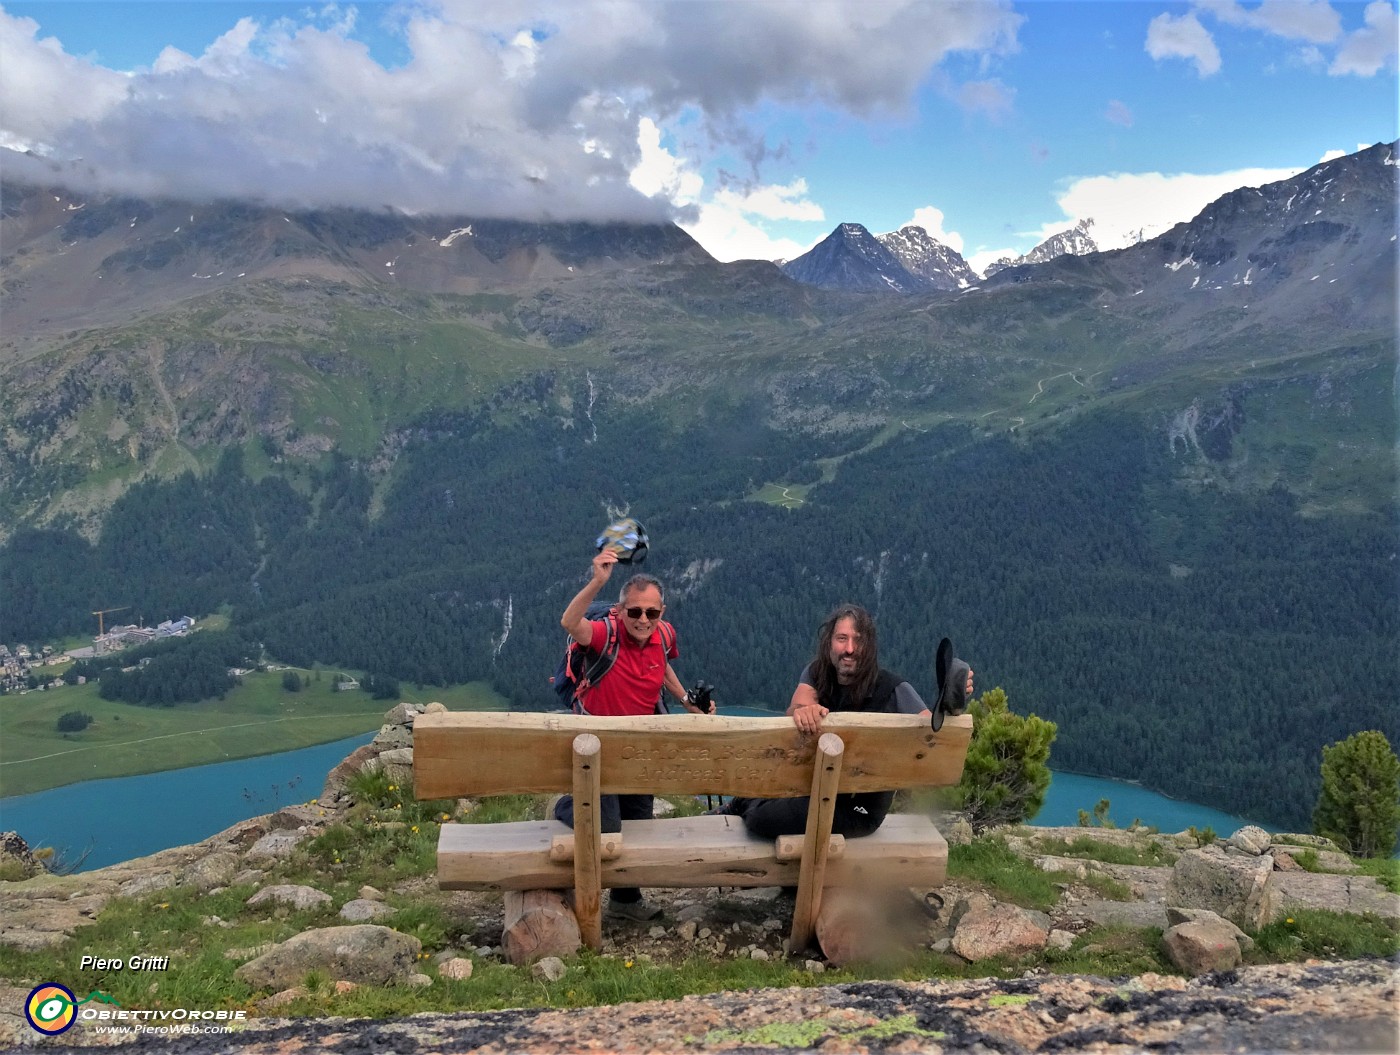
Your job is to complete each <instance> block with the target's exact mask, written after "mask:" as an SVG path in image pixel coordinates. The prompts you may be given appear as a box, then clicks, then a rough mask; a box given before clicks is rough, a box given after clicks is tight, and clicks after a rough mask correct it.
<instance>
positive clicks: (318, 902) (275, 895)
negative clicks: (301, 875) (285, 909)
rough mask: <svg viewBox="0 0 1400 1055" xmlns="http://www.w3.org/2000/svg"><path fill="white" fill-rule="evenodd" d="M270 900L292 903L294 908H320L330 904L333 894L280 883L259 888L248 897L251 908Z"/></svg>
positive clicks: (283, 903)
mask: <svg viewBox="0 0 1400 1055" xmlns="http://www.w3.org/2000/svg"><path fill="white" fill-rule="evenodd" d="M269 901H271V902H274V903H276V904H278V905H290V906H291V907H292V908H294V909H301V910H305V909H318V908H325V907H326V906H327V905H329V904H330V903H331V896H330V895H329V894H327V893H325V892H324V891H321V890H317V889H316V888H315V887H309V886H296V885H294V884H291V883H280V884H278V885H277V886H270V887H264V888H263V889H261V890H259V891H258V892H257V893H256V894H254V895H253V896H252V897H250V898H249V899H248V901H247V904H248V906H249V907H250V908H256V907H257V906H258V905H266V904H267V903H268V902H269Z"/></svg>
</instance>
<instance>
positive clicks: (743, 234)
mask: <svg viewBox="0 0 1400 1055" xmlns="http://www.w3.org/2000/svg"><path fill="white" fill-rule="evenodd" d="M681 227H682V228H683V229H684V230H685V231H686V233H687V234H689V235H690V236H691V237H692V238H694V239H695V240H696V241H697V242H699V243H700V244H701V245H702V246H704V247H705V251H706V252H708V253H709V254H710V255H711V256H712V257H714V258H715V259H716V260H722V261H725V262H728V261H731V260H791V259H793V258H794V257H799V256H801V255H802V254H803V253H805V252H807V250H809V249H811V248H812V246H814V245H816V244H817V242H819V241H821V239H822V238H823V237H825V236H826V233H827V232H825V231H823V232H822V233H821V234H820V235H818V236H817V237H815V238H813V239H812V240H811V241H809V242H806V243H803V242H798V241H796V240H795V239H792V238H787V237H782V236H777V235H775V234H773V232H772V231H770V230H768V229H767V228H766V227H765V226H763V224H761V223H759V222H757V221H755V220H754V219H752V217H751V214H747V213H745V212H744V211H743V210H742V209H741V208H737V207H735V206H733V205H731V204H728V203H725V202H721V201H718V200H715V201H710V202H706V203H705V204H703V205H701V206H700V215H699V218H698V219H697V220H695V222H693V223H684V222H683V223H682V224H681Z"/></svg>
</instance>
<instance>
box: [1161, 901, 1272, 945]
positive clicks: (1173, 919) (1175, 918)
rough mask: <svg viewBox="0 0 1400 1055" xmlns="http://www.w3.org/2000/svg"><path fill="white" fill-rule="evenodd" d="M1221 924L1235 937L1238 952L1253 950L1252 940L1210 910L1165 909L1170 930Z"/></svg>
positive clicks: (1167, 927)
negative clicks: (1186, 925)
mask: <svg viewBox="0 0 1400 1055" xmlns="http://www.w3.org/2000/svg"><path fill="white" fill-rule="evenodd" d="M1217 921H1218V922H1220V923H1223V924H1224V925H1225V927H1226V928H1227V929H1228V930H1229V931H1230V933H1231V934H1233V935H1234V936H1235V942H1236V944H1238V945H1239V947H1240V952H1249V950H1250V949H1252V948H1254V939H1253V938H1251V937H1250V936H1249V935H1248V934H1246V933H1245V932H1244V931H1242V930H1240V928H1239V927H1236V926H1235V925H1234V924H1233V923H1231V922H1230V921H1229V920H1228V919H1222V918H1221V917H1220V916H1217V915H1216V914H1215V913H1214V912H1212V911H1210V909H1204V908H1169V909H1167V926H1166V928H1164V929H1170V928H1171V927H1175V926H1177V925H1178V924H1181V923H1216V922H1217Z"/></svg>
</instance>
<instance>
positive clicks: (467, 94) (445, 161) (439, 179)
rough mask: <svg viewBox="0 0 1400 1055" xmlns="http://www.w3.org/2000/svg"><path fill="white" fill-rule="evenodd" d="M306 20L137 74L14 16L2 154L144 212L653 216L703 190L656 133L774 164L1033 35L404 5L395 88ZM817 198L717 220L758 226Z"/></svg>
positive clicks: (622, 11)
mask: <svg viewBox="0 0 1400 1055" xmlns="http://www.w3.org/2000/svg"><path fill="white" fill-rule="evenodd" d="M289 10H292V8H289ZM298 17H299V18H302V19H308V18H309V19H312V20H313V21H312V22H311V23H306V24H301V23H298V22H295V21H293V20H292V19H290V18H286V19H280V20H277V21H273V22H258V21H255V20H252V19H245V20H243V21H241V22H239V23H237V24H236V25H235V26H233V27H232V28H231V29H230V30H229V32H228V33H226V34H225V35H224V36H223V37H222V38H220V39H219V41H217V42H216V43H215V44H214V45H212V46H211V47H209V48H208V49H207V50H206V51H205V52H204V54H202V55H200V56H198V57H196V56H191V55H187V54H184V53H183V52H180V51H179V50H177V49H174V48H167V49H166V50H165V51H164V52H163V53H162V54H161V56H160V58H159V59H157V61H156V63H155V64H154V65H153V66H152V67H151V68H150V69H148V70H138V71H135V72H133V73H131V74H130V75H126V74H121V73H117V72H115V71H112V70H107V69H103V68H101V67H99V66H96V65H93V64H92V63H90V62H88V61H86V60H83V59H79V58H75V57H73V56H71V55H68V54H66V53H65V52H64V51H63V49H62V47H61V46H60V45H59V44H58V42H57V41H54V40H52V39H41V38H40V36H39V32H38V30H39V27H38V25H37V24H36V23H35V22H34V21H33V20H31V19H26V18H16V17H14V16H12V15H10V14H8V13H6V12H4V11H3V9H0V136H3V137H4V138H5V140H6V141H11V142H16V141H18V142H26V143H45V144H48V145H49V146H50V147H51V148H52V152H53V154H54V156H56V157H66V158H79V157H81V158H82V159H84V167H83V171H84V172H86V173H88V177H87V178H88V181H89V182H91V183H97V182H98V181H99V180H100V182H101V185H102V186H104V187H105V188H106V189H111V190H122V191H129V192H133V193H145V194H169V195H178V196H190V197H200V198H202V197H217V196H246V197H254V198H262V199H265V200H275V201H278V202H282V203H286V204H328V203H337V204H346V205H360V206H371V207H374V206H380V205H384V204H393V205H396V206H400V207H403V208H407V209H412V210H416V211H451V212H457V213H462V212H471V213H476V214H478V215H483V216H485V215H506V216H516V217H520V218H527V219H531V218H542V217H545V216H552V217H558V218H565V217H567V218H580V219H601V218H628V219H654V218H658V217H659V216H661V215H663V214H665V210H666V209H667V208H668V206H666V205H665V202H666V201H670V200H675V199H676V198H677V197H684V196H685V193H686V190H685V188H684V187H682V186H680V185H678V184H676V185H673V183H671V182H668V178H670V177H668V176H667V175H666V173H664V172H661V171H654V172H653V171H651V170H649V169H648V167H647V166H648V165H649V164H655V163H659V162H660V160H661V159H659V158H658V157H656V156H654V155H652V156H644V150H645V147H644V145H643V144H641V143H639V141H638V136H637V129H638V123H639V121H640V120H641V119H642V118H650V119H651V120H652V121H653V122H654V123H657V124H660V125H664V124H665V123H666V122H667V121H668V120H671V119H673V118H675V117H676V116H677V115H679V114H682V113H690V114H695V115H698V117H697V121H698V122H699V124H700V126H701V130H702V134H701V138H702V139H704V140H705V141H706V142H707V143H708V144H709V147H708V149H710V150H712V151H715V152H719V151H721V150H723V149H725V148H726V147H727V146H731V145H735V144H737V145H739V146H741V147H743V148H744V149H745V150H747V151H748V152H749V153H751V154H752V155H754V156H756V157H762V156H763V155H764V154H765V153H769V152H770V150H769V147H768V144H767V143H766V142H765V141H764V134H765V133H764V131H763V130H761V129H756V128H754V127H753V126H752V125H751V124H750V122H751V115H752V114H754V113H755V112H757V111H759V110H760V109H766V110H767V111H768V112H769V113H772V112H774V111H777V112H782V111H784V110H787V109H792V108H801V107H807V106H821V107H825V108H827V109H831V110H835V111H838V112H841V113H846V114H851V115H855V116H858V117H864V116H869V115H872V114H892V113H901V112H908V111H909V110H910V109H911V107H912V101H913V99H914V96H915V93H916V91H917V90H918V89H919V87H920V86H921V85H923V84H924V83H925V82H926V81H927V80H928V78H929V76H930V74H931V72H932V71H934V70H935V69H936V68H937V66H938V65H939V64H940V63H941V62H942V61H943V60H944V59H946V58H947V57H949V56H951V55H954V54H958V55H963V56H970V57H971V58H973V59H977V58H986V57H988V56H995V55H1001V54H1007V53H1010V52H1012V51H1014V50H1015V49H1016V47H1017V44H1016V34H1017V32H1018V30H1019V26H1020V24H1021V22H1022V21H1023V18H1022V16H1020V15H1018V14H1016V13H1015V12H1014V11H1013V10H1012V8H1011V3H1010V0H990V2H981V3H927V2H926V0H886V2H882V3H879V4H871V3H867V2H864V0H817V2H814V3H805V4H795V3H790V2H787V0H747V2H745V3H732V4H731V3H686V2H654V0H590V2H583V0H537V2H534V3H532V4H531V5H529V6H528V7H526V6H523V5H520V4H518V3H514V2H507V0H437V2H434V0H427V2H426V3H423V4H417V5H405V6H404V7H403V8H401V9H399V13H398V17H399V18H400V20H401V21H400V22H399V26H400V27H401V32H402V34H403V42H404V44H405V46H406V49H407V52H408V54H409V58H408V60H407V61H406V62H405V63H403V64H402V65H398V66H395V67H393V68H387V67H385V66H382V65H380V64H379V63H378V62H377V61H375V59H374V58H373V57H372V56H371V54H370V52H369V51H368V49H367V48H366V47H365V46H364V45H363V44H362V43H361V42H359V41H358V40H356V39H355V38H354V36H353V26H354V17H353V9H342V8H338V7H334V6H332V7H331V8H330V9H326V10H322V11H321V12H320V13H314V12H311V13H304V14H301V15H298ZM988 83H991V82H988ZM974 94H976V93H974ZM994 97H995V93H984V102H983V103H982V104H981V105H983V106H984V108H986V107H989V106H992V105H993V104H992V100H994ZM764 127H765V128H766V127H767V126H766V125H765V126H764ZM639 166H640V172H638V170H639ZM634 173H638V174H637V175H636V177H635V179H634ZM68 175H69V176H70V177H71V178H74V179H76V178H78V177H77V176H76V175H75V174H74V173H69V174H68ZM671 175H672V177H674V178H675V179H680V178H681V176H680V175H679V174H676V173H673V174H671ZM637 181H640V184H641V186H642V187H643V188H645V189H647V190H649V191H650V192H651V194H653V195H659V197H655V198H653V197H648V195H647V194H645V193H642V192H641V191H639V189H638V182H637ZM750 197H751V195H750ZM802 199H803V195H802V194H801V192H795V193H793V194H790V195H787V196H784V195H781V194H778V193H777V191H776V190H773V191H771V194H770V196H769V197H767V198H754V199H753V200H751V201H746V202H743V203H729V204H728V205H725V206H723V207H725V208H730V209H738V210H739V211H740V213H741V214H742V215H748V216H752V217H756V218H761V210H762V209H764V208H768V209H770V210H771V209H777V210H783V209H787V210H794V209H795V210H799V211H801V210H802V209H807V210H808V211H810V207H808V206H802V205H800V204H798V203H799V202H800V201H801V200H802ZM712 204H713V205H714V206H716V207H720V206H721V204H722V203H720V202H718V201H716V202H715V203H712ZM746 208H747V209H748V210H749V211H748V212H747V213H744V209H746Z"/></svg>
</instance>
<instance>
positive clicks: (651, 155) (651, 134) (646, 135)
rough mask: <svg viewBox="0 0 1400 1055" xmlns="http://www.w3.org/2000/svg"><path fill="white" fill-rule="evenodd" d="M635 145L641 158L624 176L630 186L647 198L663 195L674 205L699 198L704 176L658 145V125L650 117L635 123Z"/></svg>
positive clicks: (691, 201) (659, 135)
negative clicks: (626, 176) (626, 177)
mask: <svg viewBox="0 0 1400 1055" xmlns="http://www.w3.org/2000/svg"><path fill="white" fill-rule="evenodd" d="M637 146H638V149H640V151H641V158H640V160H639V161H638V162H637V166H636V167H635V168H634V169H632V171H631V173H630V174H629V175H628V181H629V182H630V183H631V184H632V186H633V187H636V188H637V190H639V191H641V192H642V193H643V194H645V195H646V196H647V197H648V198H651V197H655V196H656V195H658V194H660V195H664V196H665V197H666V198H667V199H668V200H670V201H672V202H674V203H675V204H676V205H690V204H693V203H694V202H695V200H696V199H697V198H699V196H700V191H701V189H702V188H703V187H704V184H705V181H704V179H703V178H701V176H700V174H699V173H698V172H694V171H692V170H690V169H688V168H686V167H685V165H684V164H683V163H682V162H681V159H680V158H678V157H676V155H674V154H672V153H671V152H670V151H669V150H667V149H666V148H665V147H663V146H662V145H661V126H660V125H658V124H657V123H656V122H655V121H653V120H652V119H651V118H650V117H643V118H642V119H641V120H640V121H639V122H638V123H637Z"/></svg>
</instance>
